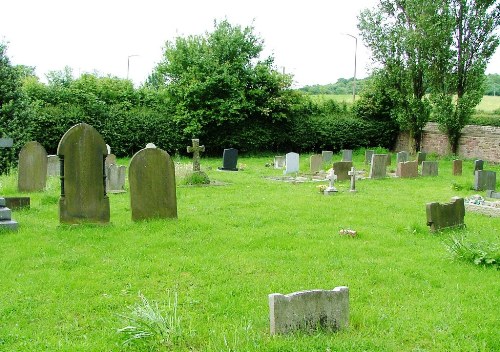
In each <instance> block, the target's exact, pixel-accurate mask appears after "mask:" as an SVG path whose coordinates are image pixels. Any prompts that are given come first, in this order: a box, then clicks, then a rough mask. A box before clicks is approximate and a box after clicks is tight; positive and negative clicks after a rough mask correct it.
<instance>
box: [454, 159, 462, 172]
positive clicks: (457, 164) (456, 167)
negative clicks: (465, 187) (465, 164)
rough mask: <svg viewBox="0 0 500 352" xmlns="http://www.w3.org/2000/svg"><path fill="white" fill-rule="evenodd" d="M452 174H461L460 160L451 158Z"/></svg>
mask: <svg viewBox="0 0 500 352" xmlns="http://www.w3.org/2000/svg"><path fill="white" fill-rule="evenodd" d="M453 176H462V160H453Z"/></svg>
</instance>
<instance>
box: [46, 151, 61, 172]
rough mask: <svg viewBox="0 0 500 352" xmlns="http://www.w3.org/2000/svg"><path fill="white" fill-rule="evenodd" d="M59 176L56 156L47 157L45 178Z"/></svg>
mask: <svg viewBox="0 0 500 352" xmlns="http://www.w3.org/2000/svg"><path fill="white" fill-rule="evenodd" d="M60 175H61V162H60V161H59V157H58V156H57V155H47V177H54V176H55V177H59V176H60Z"/></svg>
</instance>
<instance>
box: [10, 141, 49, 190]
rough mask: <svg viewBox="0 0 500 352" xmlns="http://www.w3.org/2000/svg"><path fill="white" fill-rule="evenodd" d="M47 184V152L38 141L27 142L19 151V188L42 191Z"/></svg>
mask: <svg viewBox="0 0 500 352" xmlns="http://www.w3.org/2000/svg"><path fill="white" fill-rule="evenodd" d="M46 184H47V152H46V151H45V148H44V147H43V146H42V145H41V144H40V143H38V142H34V141H31V142H28V143H26V144H25V145H24V146H23V147H22V149H21V151H20V152H19V165H18V178H17V189H18V190H19V192H40V191H43V190H44V189H45V186H46Z"/></svg>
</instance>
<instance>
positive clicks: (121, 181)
mask: <svg viewBox="0 0 500 352" xmlns="http://www.w3.org/2000/svg"><path fill="white" fill-rule="evenodd" d="M126 174H127V167H126V166H123V165H116V164H109V165H106V192H108V193H123V192H125V175H126Z"/></svg>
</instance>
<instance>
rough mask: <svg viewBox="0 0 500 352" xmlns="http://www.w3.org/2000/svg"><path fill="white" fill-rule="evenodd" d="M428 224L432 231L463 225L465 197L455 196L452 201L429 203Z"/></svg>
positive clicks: (427, 207) (427, 209) (427, 206)
mask: <svg viewBox="0 0 500 352" xmlns="http://www.w3.org/2000/svg"><path fill="white" fill-rule="evenodd" d="M426 213H427V225H428V226H430V227H431V228H430V230H431V232H435V231H439V230H441V229H445V228H448V227H463V226H464V216H465V205H464V199H463V198H459V197H453V198H452V199H451V202H450V203H444V204H441V203H437V202H434V203H427V205H426Z"/></svg>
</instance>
